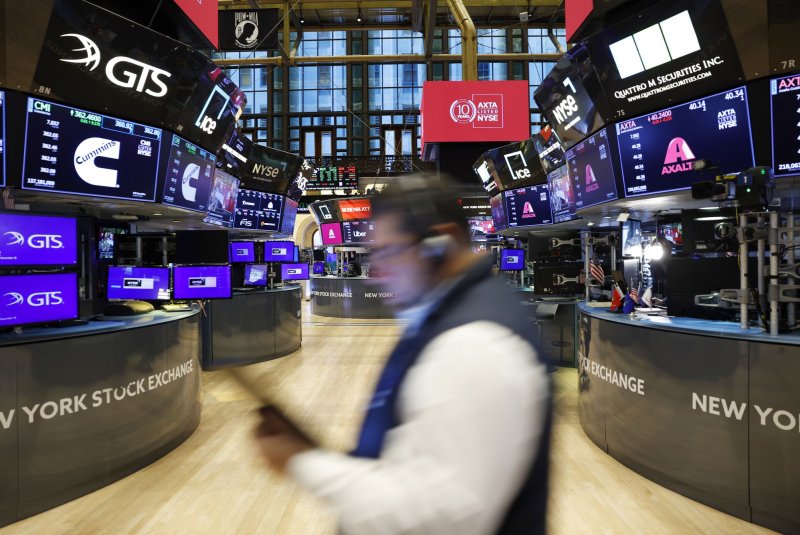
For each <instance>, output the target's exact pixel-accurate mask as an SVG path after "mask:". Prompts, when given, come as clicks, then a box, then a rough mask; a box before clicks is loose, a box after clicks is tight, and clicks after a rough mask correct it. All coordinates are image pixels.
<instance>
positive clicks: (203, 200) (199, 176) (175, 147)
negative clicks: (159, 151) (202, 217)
mask: <svg viewBox="0 0 800 535" xmlns="http://www.w3.org/2000/svg"><path fill="white" fill-rule="evenodd" d="M216 160H217V157H216V156H215V155H214V154H212V153H210V152H208V151H207V150H205V149H203V148H201V147H199V146H197V145H195V144H194V143H191V142H189V141H186V140H185V139H183V138H182V137H180V136H176V135H174V134H173V135H172V143H171V144H170V149H169V159H168V160H167V168H166V178H165V179H164V193H163V195H162V202H163V203H164V204H167V205H170V206H177V207H180V208H186V209H188V210H194V211H197V212H205V211H207V210H208V200H209V197H210V196H211V184H212V182H213V181H214V165H215V162H216Z"/></svg>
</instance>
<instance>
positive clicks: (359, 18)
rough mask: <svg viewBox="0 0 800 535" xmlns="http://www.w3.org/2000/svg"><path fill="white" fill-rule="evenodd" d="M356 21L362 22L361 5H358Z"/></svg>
mask: <svg viewBox="0 0 800 535" xmlns="http://www.w3.org/2000/svg"><path fill="white" fill-rule="evenodd" d="M356 21H358V22H361V4H358V18H356Z"/></svg>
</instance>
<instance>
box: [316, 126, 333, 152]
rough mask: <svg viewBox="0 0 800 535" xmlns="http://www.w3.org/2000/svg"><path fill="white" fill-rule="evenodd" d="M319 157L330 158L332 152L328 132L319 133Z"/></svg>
mask: <svg viewBox="0 0 800 535" xmlns="http://www.w3.org/2000/svg"><path fill="white" fill-rule="evenodd" d="M321 136H322V139H321V143H320V154H319V155H320V156H330V155H331V152H332V145H331V142H332V139H331V138H332V136H331V133H330V132H321Z"/></svg>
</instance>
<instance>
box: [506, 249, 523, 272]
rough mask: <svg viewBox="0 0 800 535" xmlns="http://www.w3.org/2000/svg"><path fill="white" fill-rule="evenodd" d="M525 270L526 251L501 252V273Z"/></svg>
mask: <svg viewBox="0 0 800 535" xmlns="http://www.w3.org/2000/svg"><path fill="white" fill-rule="evenodd" d="M524 269H525V250H524V249H503V250H502V251H500V270H501V271H522V270H524Z"/></svg>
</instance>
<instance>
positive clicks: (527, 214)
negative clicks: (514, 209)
mask: <svg viewBox="0 0 800 535" xmlns="http://www.w3.org/2000/svg"><path fill="white" fill-rule="evenodd" d="M522 217H523V219H529V218H531V217H536V212H534V211H533V206H531V203H529V202H526V203H525V204H524V205H523V206H522Z"/></svg>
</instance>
